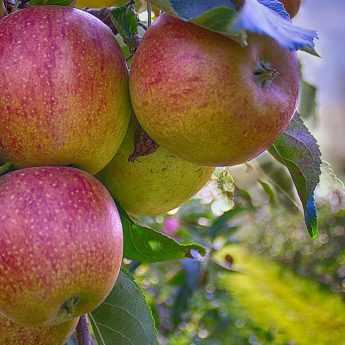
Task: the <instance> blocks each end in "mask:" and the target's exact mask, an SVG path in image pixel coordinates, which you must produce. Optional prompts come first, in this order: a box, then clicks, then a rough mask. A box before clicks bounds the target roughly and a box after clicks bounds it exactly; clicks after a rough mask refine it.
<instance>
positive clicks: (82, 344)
mask: <svg viewBox="0 0 345 345" xmlns="http://www.w3.org/2000/svg"><path fill="white" fill-rule="evenodd" d="M77 338H78V343H79V345H92V343H91V337H90V333H89V326H88V321H87V316H86V315H82V316H81V317H80V319H79V322H78V326H77Z"/></svg>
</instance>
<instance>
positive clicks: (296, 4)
mask: <svg viewBox="0 0 345 345" xmlns="http://www.w3.org/2000/svg"><path fill="white" fill-rule="evenodd" d="M280 1H281V2H282V4H283V5H284V7H285V9H286V11H287V12H288V13H289V15H290V17H291V18H293V17H295V16H296V14H297V13H298V11H299V9H300V7H301V2H302V0H280Z"/></svg>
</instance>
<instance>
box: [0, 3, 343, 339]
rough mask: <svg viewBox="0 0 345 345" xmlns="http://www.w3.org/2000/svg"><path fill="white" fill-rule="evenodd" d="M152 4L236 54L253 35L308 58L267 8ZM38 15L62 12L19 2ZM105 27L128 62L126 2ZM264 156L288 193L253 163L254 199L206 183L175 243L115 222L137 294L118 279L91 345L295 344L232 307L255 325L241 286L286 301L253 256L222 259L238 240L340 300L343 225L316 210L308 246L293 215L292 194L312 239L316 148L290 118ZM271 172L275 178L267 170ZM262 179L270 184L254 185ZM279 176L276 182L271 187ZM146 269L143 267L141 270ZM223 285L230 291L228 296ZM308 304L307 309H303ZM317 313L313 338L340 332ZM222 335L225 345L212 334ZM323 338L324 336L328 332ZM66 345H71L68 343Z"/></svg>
mask: <svg viewBox="0 0 345 345" xmlns="http://www.w3.org/2000/svg"><path fill="white" fill-rule="evenodd" d="M152 3H153V4H154V5H155V6H156V7H158V8H159V9H161V10H165V11H166V12H168V13H170V14H173V15H175V16H178V17H180V18H182V19H183V20H187V21H190V22H192V23H195V24H197V25H200V26H203V27H204V28H207V29H209V30H212V31H216V32H219V33H221V34H223V35H226V36H227V37H229V38H231V39H234V40H236V41H237V42H238V43H240V44H242V45H246V44H247V37H248V35H250V34H252V33H255V34H263V35H267V36H269V37H271V38H273V39H275V40H276V41H277V42H279V43H280V44H281V45H282V46H284V47H286V48H288V49H290V50H293V51H294V50H299V49H300V50H304V51H307V52H309V53H312V54H314V55H317V53H316V51H315V46H314V43H315V42H314V41H315V39H316V38H317V35H316V33H315V32H313V31H309V30H304V29H301V28H298V27H296V26H295V25H293V24H292V23H291V21H290V19H289V17H288V14H287V13H286V12H285V10H284V8H283V6H282V4H281V3H280V2H279V1H278V0H270V1H268V0H260V1H257V0H245V1H244V2H243V6H242V7H241V8H239V7H238V6H237V2H236V1H233V0H216V1H211V0H208V1H193V0H191V1H182V0H152ZM47 4H48V5H56V4H58V5H70V4H71V1H69V0H42V1H41V0H31V1H30V5H47ZM110 16H111V18H110V19H111V22H112V24H113V26H114V27H115V28H116V31H117V32H118V35H117V38H118V39H119V40H120V41H121V44H122V48H123V50H124V51H125V52H126V57H127V58H130V57H131V56H132V54H134V53H135V50H136V48H137V46H138V44H139V43H140V37H139V36H140V34H139V29H140V28H141V29H142V28H145V29H146V27H145V26H146V23H142V22H140V21H139V17H138V15H137V13H136V12H135V9H134V6H133V2H129V4H128V5H126V6H123V7H117V8H114V9H112V10H111V11H110ZM303 90H304V97H303V99H304V100H305V102H304V103H303V104H302V107H301V111H302V115H303V116H304V117H308V116H311V114H313V113H314V112H315V103H314V102H313V101H314V98H315V94H316V90H315V89H314V88H313V87H312V86H311V85H309V84H307V83H304V89H303ZM270 153H271V154H272V155H273V157H274V158H276V159H277V161H279V162H280V163H282V164H283V165H284V166H285V167H287V168H288V170H289V172H290V174H291V177H292V182H293V183H292V182H291V179H290V177H288V174H287V171H286V169H283V168H281V167H278V168H277V165H276V163H272V161H270V162H269V163H267V161H266V162H264V163H262V162H260V164H262V165H261V167H260V172H261V176H260V178H259V179H258V180H257V183H256V185H255V188H261V189H260V192H258V191H257V190H255V192H254V193H253V192H252V191H251V190H250V188H241V187H240V186H238V185H237V184H236V183H237V182H236V180H234V179H233V178H232V176H231V175H230V174H229V173H228V170H227V169H223V170H218V171H217V174H218V175H217V176H216V177H215V180H214V181H213V182H215V181H216V183H215V184H216V186H215V185H214V184H213V186H212V188H213V189H214V190H217V191H218V192H217V193H218V194H217V195H218V198H217V200H214V199H211V200H209V201H208V202H205V200H202V199H201V200H199V199H194V200H192V202H191V203H189V204H186V205H184V206H182V207H181V208H180V209H179V210H176V211H175V213H172V214H173V215H172V217H174V218H176V219H178V220H179V224H180V227H179V229H178V230H179V231H178V232H177V234H176V238H172V237H171V236H168V235H167V234H166V233H164V231H165V229H164V227H163V220H164V216H161V217H157V218H142V219H135V220H134V219H132V218H131V217H130V216H129V215H127V214H126V212H125V211H124V210H120V212H121V220H122V224H123V229H124V240H125V245H124V257H125V260H124V266H125V267H126V268H127V269H128V270H129V271H131V273H133V274H134V273H135V275H136V278H137V281H138V282H140V283H141V285H142V287H143V288H144V290H141V288H139V286H138V285H137V284H136V283H135V281H134V279H133V277H132V275H131V274H129V273H127V272H125V271H123V272H122V273H121V275H120V278H119V280H118V282H117V284H116V285H115V287H114V289H113V291H112V292H111V294H110V295H109V296H108V299H107V300H106V301H105V303H103V304H102V305H101V306H99V307H98V308H97V309H96V310H95V311H94V312H93V313H92V314H90V316H89V317H90V324H91V326H92V327H91V328H92V332H93V334H94V336H95V338H96V341H97V343H98V345H106V344H115V343H117V344H119V343H121V345H122V344H123V345H125V344H133V345H137V344H140V345H142V344H145V345H155V344H158V335H157V333H156V329H155V327H157V328H158V329H159V341H160V342H161V343H162V344H172V345H174V344H175V345H183V344H184V343H185V344H196V345H207V344H209V345H211V344H213V345H215V344H223V343H224V342H226V344H236V345H240V344H247V343H251V344H259V343H268V344H269V343H272V344H280V343H283V342H286V341H290V340H298V341H299V340H300V339H296V338H295V337H296V334H297V336H298V337H302V336H303V335H304V334H305V333H303V330H301V328H303V327H300V326H298V325H296V326H294V328H295V329H294V331H293V332H292V331H291V330H290V329H289V327H285V328H286V329H288V331H287V334H286V337H285V338H284V339H282V337H281V336H280V335H279V334H276V332H274V330H270V329H269V328H270V324H269V321H270V320H269V319H268V317H267V315H266V317H267V318H263V320H260V318H258V317H252V315H249V313H248V312H247V311H243V309H242V306H241V305H242V304H246V303H248V304H247V307H248V310H250V308H251V306H253V305H254V307H253V309H251V310H250V313H251V314H255V313H257V312H258V310H262V309H261V308H263V307H264V306H265V303H266V304H267V303H268V302H267V301H268V299H267V298H266V299H264V303H263V301H262V300H260V298H258V297H257V296H255V292H256V291H253V286H255V284H258V282H260V277H262V276H263V275H265V274H267V280H266V282H264V283H265V284H266V285H265V286H263V283H261V284H259V285H257V286H256V288H257V290H260V291H261V292H262V294H265V293H266V292H267V291H266V290H268V289H267V287H268V286H269V287H270V288H271V289H270V290H269V293H271V294H273V293H276V294H285V295H286V296H288V295H289V294H290V293H291V289H290V290H289V289H288V288H286V286H284V284H283V283H281V282H279V281H278V278H277V277H278V275H279V274H278V271H279V268H277V267H279V266H277V267H276V266H274V268H270V267H268V265H267V264H266V263H265V262H260V260H259V259H256V257H254V256H253V257H252V258H250V257H249V256H248V254H247V252H245V251H241V250H239V249H237V248H236V249H234V248H233V247H231V249H230V251H225V250H224V248H227V246H228V245H229V244H234V243H237V242H239V241H240V240H242V241H243V240H246V241H247V242H248V244H249V247H250V248H251V249H253V250H255V251H257V252H260V253H266V254H269V255H271V256H273V257H274V258H276V259H277V260H278V261H280V262H282V263H284V264H285V265H288V266H289V267H291V268H292V269H294V270H295V271H296V272H298V273H302V274H304V275H306V276H309V277H311V278H313V279H316V280H318V281H320V282H322V283H326V284H327V285H328V286H329V287H330V288H332V289H333V290H334V291H336V292H343V291H344V286H345V252H344V246H345V243H344V241H343V240H344V227H345V218H344V217H345V216H344V214H343V213H342V212H338V213H335V212H333V211H330V207H329V203H326V204H325V205H322V204H320V205H319V206H320V208H321V212H320V226H321V228H322V235H321V236H320V238H319V239H318V240H317V241H314V242H312V241H311V240H310V238H308V237H306V236H304V235H303V234H302V233H301V227H302V225H301V213H297V212H296V204H297V209H298V208H299V204H298V202H299V201H298V200H297V199H296V198H295V196H296V193H295V189H294V188H296V190H297V194H298V196H299V198H300V201H301V202H302V206H303V209H304V214H305V223H306V224H307V228H308V230H309V233H310V235H311V236H312V237H313V238H316V237H317V234H318V227H317V211H316V204H315V195H314V194H315V189H316V186H317V184H318V182H319V175H320V164H321V160H320V152H319V149H318V146H317V143H316V140H315V139H314V137H313V136H312V135H311V133H310V132H309V131H308V129H307V127H306V126H305V125H304V123H303V122H302V120H301V118H300V117H299V115H298V114H295V117H294V118H293V120H292V121H291V123H290V126H289V128H288V129H287V130H286V131H285V132H284V133H283V134H282V135H281V136H280V137H279V138H278V139H277V141H276V142H275V143H274V145H273V146H272V148H271V149H270ZM272 165H273V166H274V169H276V170H275V171H273V170H271V169H269V168H268V167H269V166H272ZM11 168H12V166H11V164H10V163H5V164H4V165H2V166H1V167H0V174H3V173H6V172H8V171H9V170H10V169H11ZM267 170H269V171H270V174H271V175H268V174H265V171H266V172H267ZM277 172H278V173H277ZM275 173H277V174H275ZM282 176H283V178H284V181H281V180H280V178H281V177H282ZM217 188H218V189H217ZM253 194H255V195H254V198H253ZM254 199H256V201H255V200H254ZM257 200H259V203H258V202H257ZM286 200H288V202H286ZM282 205H283V206H287V207H283V206H282ZM287 214H288V217H287V216H286V215H287ZM287 218H288V220H287ZM273 229H274V232H273ZM173 236H175V235H173ZM238 259H239V260H240V262H242V263H245V262H247V263H248V264H247V265H245V264H242V266H241V265H239V266H238V267H237V266H235V265H234V262H236V261H237V260H238ZM171 260H179V261H175V262H171ZM163 261H164V262H163ZM162 262H163V263H162ZM255 262H257V263H259V264H260V265H261V267H258V266H259V265H256V264H255ZM148 263H155V264H154V265H150V266H148ZM242 269H244V270H248V272H251V273H252V277H251V278H250V277H249V278H248V276H246V275H245V272H241V270H242ZM220 278H222V279H220ZM250 279H252V280H250ZM284 279H286V282H292V281H294V279H295V278H293V277H292V276H290V275H289V274H288V277H287V278H286V277H284ZM236 282H237V284H238V285H237V289H236ZM232 284H233V287H234V288H235V291H234V289H233V288H229V287H228V285H232ZM296 285H297V284H296ZM241 287H244V289H247V290H246V295H248V296H250V297H251V298H247V299H245V298H244V297H243V296H244V292H243V293H242V294H241V296H240V298H235V296H236V294H237V293H238V291H239V290H240V289H241ZM265 289H266V290H265ZM303 294H305V297H306V298H307V297H308V299H307V302H304V303H303V302H301V301H297V300H289V299H288V297H289V296H288V297H286V300H288V303H290V304H291V305H292V304H293V305H294V306H297V307H296V310H297V309H298V312H299V313H300V315H303V316H306V315H309V313H310V308H308V306H307V304H308V303H310V304H316V299H317V298H318V297H320V296H323V293H322V292H320V291H319V289H318V288H315V285H310V284H309V283H306V284H305V287H304V291H303ZM311 294H313V295H314V297H310V295H311ZM284 298H285V296H284ZM325 298H326V297H325ZM246 301H247V302H246ZM327 301H332V303H333V301H334V305H335V306H334V310H332V311H331V312H329V310H328V309H327V307H326V305H325V304H324V303H321V304H322V305H321V306H322V308H323V311H324V314H325V316H324V317H323V318H322V320H320V321H319V323H315V324H316V326H315V328H313V332H315V334H316V333H317V332H318V328H319V327H320V323H321V324H322V323H331V321H332V320H333V321H334V320H335V321H334V328H336V327H343V326H344V320H343V319H341V318H340V317H339V319H337V318H336V317H335V316H334V314H335V312H334V311H336V312H337V313H339V314H341V313H342V312H343V308H342V306H340V303H339V301H338V299H333V298H332V297H329V296H327ZM277 309H278V308H276V309H274V310H273V309H272V313H275V315H274V316H275V317H276V319H275V321H276V322H277V323H279V322H280V323H281V324H282V323H283V322H282V321H281V319H282V318H283V317H284V316H285V315H283V313H282V310H286V309H287V308H286V306H282V307H281V310H278V311H277ZM266 314H267V313H266ZM264 316H265V315H264ZM312 316H313V318H314V319H316V317H317V315H316V314H313V315H312ZM243 323H245V324H246V327H243ZM241 325H242V326H241ZM302 326H303V325H302ZM224 328H227V329H228V332H230V334H229V333H225V332H223V330H224ZM329 329H331V330H332V328H331V327H329ZM290 331H291V332H290ZM338 333H339V334H338ZM338 335H339V337H338ZM342 336H343V333H342V332H340V331H339V332H338V331H337V330H334V339H335V341H338V339H341V337H342ZM319 338H320V339H321V338H322V335H320V337H319ZM69 343H71V344H72V343H75V337H73V338H71V340H70V341H69ZM305 344H309V343H307V342H306V343H305ZM315 344H316V343H315ZM320 344H323V343H322V342H320Z"/></svg>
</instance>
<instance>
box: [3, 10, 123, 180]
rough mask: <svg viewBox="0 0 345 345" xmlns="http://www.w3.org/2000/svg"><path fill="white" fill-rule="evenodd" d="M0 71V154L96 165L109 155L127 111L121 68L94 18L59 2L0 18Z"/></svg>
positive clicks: (15, 159)
mask: <svg viewBox="0 0 345 345" xmlns="http://www.w3.org/2000/svg"><path fill="white" fill-rule="evenodd" d="M17 32H20V35H17V34H14V33H17ZM0 75H1V78H0V89H1V93H0V160H2V161H10V162H12V163H13V164H14V165H15V166H17V167H30V166H44V165H73V166H76V167H79V168H82V169H84V170H87V171H88V172H90V173H96V172H98V171H99V170H101V169H102V168H103V167H104V166H105V165H106V164H107V163H108V162H109V161H110V160H111V159H112V158H113V156H114V155H115V153H116V151H117V149H118V148H119V146H120V144H121V142H122V140H123V138H124V136H125V134H126V130H127V126H128V122H129V117H130V104H129V94H128V71H127V67H126V65H125V62H124V59H123V57H122V54H121V50H120V48H119V46H118V45H117V43H116V41H115V38H114V35H113V34H112V32H111V30H110V29H109V28H108V27H107V26H106V25H104V24H103V23H102V22H101V21H100V20H98V19H97V18H95V17H94V16H92V15H90V14H88V13H85V12H83V11H80V10H77V9H73V8H69V7H58V6H39V7H33V8H28V9H24V10H21V11H17V12H15V13H14V14H11V15H9V16H7V17H5V18H3V19H1V21H0Z"/></svg>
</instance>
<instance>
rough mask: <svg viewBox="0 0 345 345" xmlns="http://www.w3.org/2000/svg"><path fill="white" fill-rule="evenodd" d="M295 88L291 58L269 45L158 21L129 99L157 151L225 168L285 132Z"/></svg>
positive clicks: (260, 39)
mask: <svg viewBox="0 0 345 345" xmlns="http://www.w3.org/2000/svg"><path fill="white" fill-rule="evenodd" d="M262 64H264V66H265V68H263V66H262ZM268 67H269V68H268ZM265 69H266V71H265ZM256 73H259V74H256ZM299 80H300V75H299V66H298V61H297V58H296V54H295V53H292V52H289V51H287V50H286V49H284V48H282V47H280V46H279V45H278V44H277V43H276V42H275V41H273V40H272V39H270V38H268V37H264V36H255V35H250V36H249V37H248V46H247V47H241V46H240V45H239V44H238V43H236V42H234V41H232V40H230V39H228V38H226V37H224V36H222V35H220V34H217V33H214V32H211V31H209V30H206V29H203V28H201V27H199V26H197V25H194V24H191V23H186V22H183V21H182V20H180V19H177V18H174V17H171V16H167V15H161V16H160V17H159V18H158V20H157V21H156V23H155V24H154V25H153V26H151V28H150V29H149V30H148V31H147V32H146V34H145V36H144V39H143V41H142V43H141V45H140V47H139V49H138V51H137V52H136V54H135V56H134V60H133V63H132V66H131V73H130V93H131V98H132V104H133V107H134V111H135V114H136V115H137V118H138V120H139V122H140V124H141V125H142V127H143V128H144V129H145V131H146V132H147V133H148V134H149V135H150V137H151V138H153V140H155V141H156V142H157V143H158V144H159V145H161V146H163V147H165V148H166V149H168V150H169V151H171V152H172V153H174V154H176V155H177V156H179V157H181V158H183V159H185V160H188V161H191V162H194V163H196V164H199V165H205V166H227V165H236V164H240V163H244V162H246V161H248V160H250V159H252V158H255V157H256V156H257V155H259V154H260V153H261V152H263V151H264V150H266V149H267V148H268V147H270V146H271V144H272V143H273V142H274V141H275V139H276V138H277V137H278V136H279V134H280V133H281V132H282V131H283V130H284V129H285V128H286V127H287V126H288V123H289V121H290V119H291V117H292V116H293V114H294V112H295V109H296V103H297V98H298V91H299Z"/></svg>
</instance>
